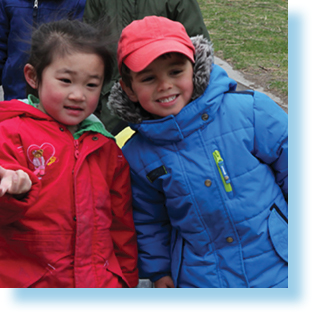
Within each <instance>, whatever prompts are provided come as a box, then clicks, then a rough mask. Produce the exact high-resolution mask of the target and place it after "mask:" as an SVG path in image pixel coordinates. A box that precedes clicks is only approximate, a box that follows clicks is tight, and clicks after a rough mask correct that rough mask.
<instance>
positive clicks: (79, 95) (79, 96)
mask: <svg viewBox="0 0 315 315" xmlns="http://www.w3.org/2000/svg"><path fill="white" fill-rule="evenodd" d="M69 99H72V100H76V101H84V100H85V96H84V93H83V90H82V89H81V88H80V87H76V88H74V89H73V90H72V91H71V93H70V94H69Z"/></svg>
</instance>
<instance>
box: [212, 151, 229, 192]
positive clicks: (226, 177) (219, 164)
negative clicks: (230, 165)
mask: <svg viewBox="0 0 315 315" xmlns="http://www.w3.org/2000/svg"><path fill="white" fill-rule="evenodd" d="M212 155H213V158H214V160H215V163H216V165H217V168H218V170H219V174H220V177H221V180H222V183H223V185H224V189H225V191H226V192H231V191H232V190H233V189H232V186H231V180H230V176H229V175H228V173H227V171H226V167H225V164H224V161H223V159H222V157H221V155H220V152H219V151H218V150H215V151H214V152H213V153H212Z"/></svg>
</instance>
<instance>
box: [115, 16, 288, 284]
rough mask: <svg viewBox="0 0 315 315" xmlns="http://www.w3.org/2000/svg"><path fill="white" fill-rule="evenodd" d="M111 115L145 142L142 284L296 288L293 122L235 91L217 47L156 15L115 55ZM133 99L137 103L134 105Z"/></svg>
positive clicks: (137, 171) (137, 182)
mask: <svg viewBox="0 0 315 315" xmlns="http://www.w3.org/2000/svg"><path fill="white" fill-rule="evenodd" d="M118 65H119V71H120V73H121V75H122V80H121V82H120V83H121V87H122V89H121V87H120V86H119V85H116V86H114V87H113V89H112V95H111V98H110V104H109V106H110V107H111V109H112V110H113V111H114V112H115V113H116V114H117V115H119V116H120V117H121V118H122V119H124V120H125V121H128V122H129V124H130V126H131V128H132V129H134V130H135V131H136V133H135V135H134V136H133V137H132V138H131V139H130V140H129V141H128V142H127V143H126V144H125V146H124V147H123V153H124V155H125V157H126V159H127V160H128V162H129V164H130V168H131V177H132V185H133V199H134V200H133V208H134V220H135V224H136V230H137V235H138V246H139V262H138V267H139V269H140V277H142V278H150V279H151V281H153V282H154V284H155V287H164V288H165V287H287V286H288V263H287V261H288V244H287V229H288V225H287V214H288V207H287V196H288V194H287V193H288V128H287V114H286V113H285V112H284V111H283V110H282V109H281V108H280V107H279V106H278V105H277V104H276V103H274V102H273V101H272V100H271V99H270V98H269V97H267V96H266V95H264V94H261V93H258V92H254V91H244V92H236V91H235V89H236V82H235V81H233V80H232V79H230V78H229V77H228V76H227V74H226V73H225V71H224V70H223V69H221V68H220V67H218V66H217V65H214V64H213V50H212V47H211V43H210V42H209V41H207V40H205V39H203V38H202V36H197V37H194V38H191V39H190V38H189V37H188V35H187V33H186V31H185V29H184V27H183V26H182V25H181V24H180V23H178V22H173V21H170V20H168V19H166V18H162V17H155V16H150V17H146V18H144V19H143V20H138V21H134V22H133V23H131V24H130V25H129V26H127V27H126V28H125V29H124V30H123V32H122V34H121V37H120V41H119V45H118ZM127 96H128V97H127Z"/></svg>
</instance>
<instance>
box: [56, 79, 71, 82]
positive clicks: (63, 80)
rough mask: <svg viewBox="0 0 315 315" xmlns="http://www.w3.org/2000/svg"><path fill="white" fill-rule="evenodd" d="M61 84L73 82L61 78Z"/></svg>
mask: <svg viewBox="0 0 315 315" xmlns="http://www.w3.org/2000/svg"><path fill="white" fill-rule="evenodd" d="M59 80H60V81H61V82H64V83H71V81H70V80H69V79H66V78H61V79H59Z"/></svg>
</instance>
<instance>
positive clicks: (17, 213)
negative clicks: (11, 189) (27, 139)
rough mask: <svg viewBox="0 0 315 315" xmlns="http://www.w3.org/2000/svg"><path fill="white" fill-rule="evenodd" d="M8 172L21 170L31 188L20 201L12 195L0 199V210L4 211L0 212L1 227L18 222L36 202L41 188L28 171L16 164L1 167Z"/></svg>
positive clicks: (39, 183)
mask: <svg viewBox="0 0 315 315" xmlns="http://www.w3.org/2000/svg"><path fill="white" fill-rule="evenodd" d="M1 166H2V167H4V168H5V169H9V170H13V171H16V170H22V171H24V172H25V173H27V174H28V175H29V177H30V179H31V181H32V187H31V189H30V191H29V192H28V193H26V194H25V196H23V198H22V199H17V198H14V195H10V194H5V195H4V196H3V197H1V208H2V209H5V210H4V211H1V212H0V219H1V223H0V224H1V225H6V224H9V223H12V222H14V221H17V220H19V219H20V218H21V217H22V216H23V215H24V213H25V212H26V211H27V209H28V208H29V207H31V206H32V205H33V204H34V203H35V202H36V200H37V198H38V195H39V191H40V188H41V182H40V181H39V179H38V178H37V176H36V175H34V174H33V173H32V172H31V171H30V170H29V169H27V168H25V167H22V166H20V165H16V164H6V165H1Z"/></svg>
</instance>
